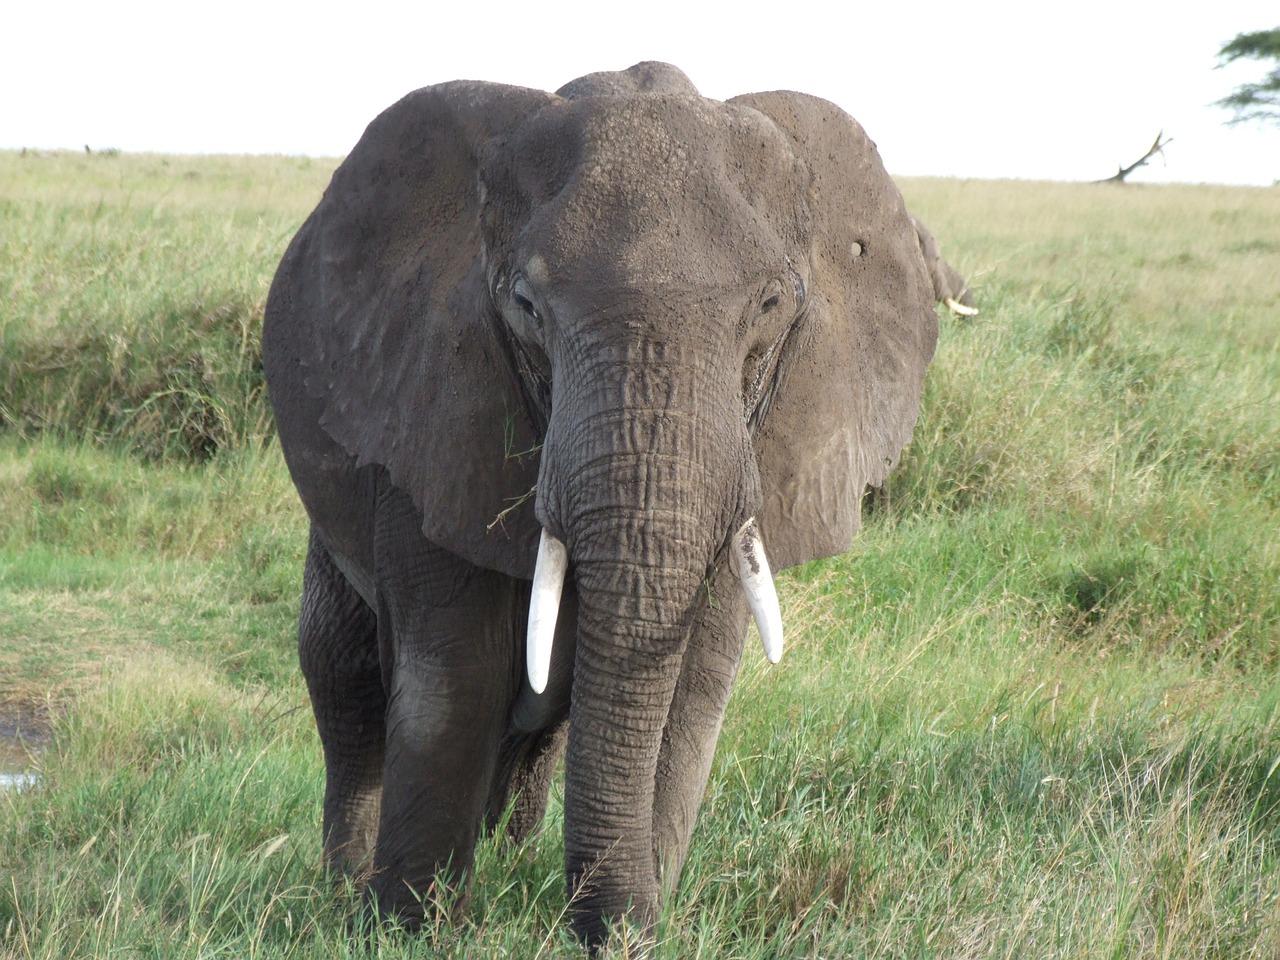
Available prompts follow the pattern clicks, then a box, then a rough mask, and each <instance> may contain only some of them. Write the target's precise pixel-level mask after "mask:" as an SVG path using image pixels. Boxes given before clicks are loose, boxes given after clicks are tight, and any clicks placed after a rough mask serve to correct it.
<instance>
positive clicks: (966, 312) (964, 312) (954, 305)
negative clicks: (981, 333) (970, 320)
mask: <svg viewBox="0 0 1280 960" xmlns="http://www.w3.org/2000/svg"><path fill="white" fill-rule="evenodd" d="M942 302H943V303H945V304H946V305H947V306H948V307H949V308H950V309H951V312H952V313H958V314H960V316H962V317H976V316H977V315H978V308H977V307H966V306H965V305H964V304H963V303H961V302H960V301H959V300H956V299H955V298H954V297H947V299H945V300H943V301H942Z"/></svg>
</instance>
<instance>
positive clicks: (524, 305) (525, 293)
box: [511, 277, 542, 326]
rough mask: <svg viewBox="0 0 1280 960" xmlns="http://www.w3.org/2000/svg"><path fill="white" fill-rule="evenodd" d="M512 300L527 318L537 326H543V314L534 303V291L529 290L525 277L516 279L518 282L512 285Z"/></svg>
mask: <svg viewBox="0 0 1280 960" xmlns="http://www.w3.org/2000/svg"><path fill="white" fill-rule="evenodd" d="M511 300H512V302H513V303H514V304H515V305H516V306H517V307H519V308H520V312H521V313H523V314H524V315H525V317H527V318H528V319H529V320H530V321H532V322H533V323H534V324H535V325H537V326H541V325H542V314H541V313H539V312H538V307H537V306H536V305H535V304H534V302H533V291H532V290H530V289H529V282H528V281H527V280H525V278H524V277H518V278H516V282H515V283H513V284H512V285H511Z"/></svg>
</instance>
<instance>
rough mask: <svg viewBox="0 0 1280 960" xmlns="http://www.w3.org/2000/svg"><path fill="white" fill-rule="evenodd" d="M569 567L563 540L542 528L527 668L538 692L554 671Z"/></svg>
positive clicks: (532, 602)
mask: <svg viewBox="0 0 1280 960" xmlns="http://www.w3.org/2000/svg"><path fill="white" fill-rule="evenodd" d="M568 568H569V552H568V551H567V550H566V549H565V546H564V544H563V543H561V542H560V541H559V540H557V539H556V538H555V537H553V536H552V535H551V534H549V533H547V531H546V530H543V531H542V538H541V539H540V540H539V541H538V560H537V563H536V564H535V565H534V568H533V593H532V595H531V596H530V597H529V634H528V639H527V641H526V653H525V669H526V670H528V672H529V686H531V687H533V692H534V693H541V692H542V691H543V690H545V689H547V676H548V674H550V673H551V643H552V641H553V640H554V639H555V636H556V618H557V617H558V616H559V614H560V591H561V590H562V589H563V588H564V575H565V572H566V571H567V570H568Z"/></svg>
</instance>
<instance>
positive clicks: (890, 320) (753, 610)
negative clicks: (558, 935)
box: [262, 63, 937, 951]
mask: <svg viewBox="0 0 1280 960" xmlns="http://www.w3.org/2000/svg"><path fill="white" fill-rule="evenodd" d="M262 338H263V339H262V350H263V364H264V368H265V373H266V379H267V383H268V389H269V395H270V399H271V403H272V406H273V408H274V413H275V422H276V429H277V436H278V439H279V443H280V447H281V450H282V452H283V455H284V458H285V461H286V463H287V466H288V469H289V472H290V475H291V478H292V480H293V483H294V486H295V487H296V489H297V493H298V496H299V498H300V499H301V501H302V504H303V506H304V507H305V509H306V513H307V515H308V518H309V521H310V535H309V543H308V548H307V555H306V562H305V567H304V571H303V587H302V600H301V613H300V616H299V624H298V647H299V659H300V661H301V666H302V671H303V675H304V677H305V679H306V683H307V688H308V692H309V694H310V698H311V704H312V709H313V713H314V715H315V722H316V726H317V729H318V731H319V735H320V740H321V746H322V749H323V752H324V762H325V770H326V774H325V788H324V824H323V847H324V856H325V862H326V865H327V867H328V868H329V869H330V870H331V871H332V872H334V873H335V874H337V875H338V876H352V877H354V878H356V879H357V880H358V881H359V882H361V883H363V884H364V890H365V894H364V896H365V897H366V900H367V902H368V904H369V908H370V909H371V910H373V911H375V912H376V914H377V915H380V916H386V915H391V916H395V917H397V918H399V919H400V920H402V921H403V922H404V923H405V924H406V925H408V926H414V925H419V924H421V923H422V921H423V920H424V918H425V917H426V916H427V915H428V913H429V912H430V911H432V910H436V909H439V906H438V904H439V902H440V901H442V900H443V901H445V902H451V903H453V904H454V905H455V909H460V908H459V907H458V906H457V905H458V904H460V903H465V899H466V896H467V892H466V891H467V877H468V874H469V872H470V871H471V869H472V867H473V863H474V859H473V858H474V848H475V845H476V843H477V839H478V837H479V836H481V834H482V832H483V831H486V830H493V829H495V828H496V827H497V826H498V825H499V824H500V823H506V831H507V834H506V835H507V836H509V837H510V838H512V839H514V840H520V839H522V838H523V837H525V836H527V835H529V834H530V832H531V831H533V830H535V829H536V828H537V826H538V825H539V823H540V821H541V819H542V816H543V812H544V810H545V806H546V803H547V793H548V787H549V784H550V782H551V780H552V778H553V775H554V772H555V770H556V769H557V764H558V762H559V760H560V759H561V758H562V757H563V762H564V860H565V875H566V886H567V891H568V896H569V898H570V907H569V913H570V920H571V923H572V926H573V929H574V931H575V933H576V934H577V936H578V937H579V939H580V940H581V941H582V942H583V943H584V944H586V945H587V946H588V948H589V949H591V950H592V951H595V950H597V949H598V948H599V947H600V946H601V945H602V944H603V943H605V942H606V941H607V940H608V938H609V936H610V935H611V933H610V932H611V931H612V930H615V929H617V926H618V924H619V922H621V921H623V920H625V921H626V922H627V923H629V924H630V925H631V927H632V928H633V929H639V930H641V931H645V930H650V929H651V927H652V924H653V922H654V920H655V917H656V915H657V911H658V909H659V906H660V903H661V900H662V898H663V897H664V896H666V895H668V894H669V893H670V891H671V890H672V889H673V887H674V886H675V884H676V881H677V879H678V877H679V874H680V871H681V867H682V864H683V861H684V858H685V854H686V850H687V848H688V845H689V842H690V835H691V833H692V831H693V827H694V822H695V819H696V816H697V812H698V808H699V805H700V803H701V799H702V795H703V792H704V789H705V786H706V783H707V779H708V775H709V771H710V768H711V760H712V755H713V752H714V749H715V744H716V740H717V738H718V736H719V731H720V727H721V722H722V719H723V716H724V713H725V706H726V702H727V700H728V697H729V692H730V689H731V687H732V684H733V682H734V678H735V675H736V672H737V669H738V665H739V663H740V661H741V658H742V655H743V647H744V642H745V638H746V636H747V633H748V629H749V623H750V621H751V620H752V619H754V621H755V623H756V624H757V627H758V629H759V633H760V635H761V638H762V641H763V644H764V647H765V652H766V655H767V657H768V658H769V659H770V660H771V661H775V662H776V661H777V660H778V658H779V657H780V656H781V653H782V643H783V638H782V618H781V613H780V609H779V603H778V598H777V592H776V588H775V586H774V581H773V578H772V573H771V571H772V570H773V569H781V568H784V567H789V566H792V565H795V564H799V563H803V562H805V561H808V560H811V559H814V558H819V557H826V556H832V555H836V554H840V553H843V552H844V551H846V550H847V549H848V548H849V545H850V540H851V538H852V536H853V534H854V532H855V531H856V529H857V528H858V525H859V522H860V500H861V495H862V492H863V490H864V489H865V488H866V486H867V485H868V484H879V483H881V482H882V481H883V479H884V477H885V475H886V474H887V473H888V471H889V470H890V469H891V468H892V467H893V466H894V465H895V464H896V462H897V460H898V459H899V457H900V456H901V453H902V450H903V448H904V447H905V446H906V444H907V443H908V442H909V439H910V436H911V433H912V429H913V427H914V424H915V421H916V418H917V414H918V410H919V406H920V397H921V391H922V383H923V377H924V373H925V369H926V367H927V365H928V363H929V361H930V359H931V358H932V356H933V352H934V346H935V342H936V339H937V318H936V316H935V312H934V308H933V287H932V284H931V281H930V277H929V273H928V271H927V269H926V266H925V263H924V260H923V258H922V256H921V253H920V248H919V246H918V243H917V240H916V232H915V230H914V228H913V226H912V221H911V219H910V217H909V215H908V214H907V211H906V209H905V206H904V204H903V200H902V197H901V195H900V194H899V192H898V190H897V188H896V187H895V186H894V184H893V182H892V181H891V180H890V178H889V176H888V175H887V174H886V173H885V170H884V167H883V165H882V164H881V161H880V159H879V156H878V153H877V151H876V148H875V145H874V144H873V143H872V142H871V141H870V140H869V139H868V137H867V135H866V134H865V133H864V131H863V130H862V128H861V127H860V126H859V125H858V124H857V123H856V122H855V121H854V120H853V119H852V118H851V117H849V116H848V115H847V114H845V113H844V112H843V111H842V110H841V109H840V108H838V107H837V106H835V105H834V104H832V103H829V102H827V101H825V100H822V99H819V98H817V97H813V96H809V95H805V94H801V93H795V92H787V91H782V92H770V93H754V94H747V95H743V96H738V97H734V98H733V99H730V100H727V101H716V100H710V99H705V98H703V97H701V96H700V95H699V94H698V92H697V90H696V89H695V88H694V86H693V84H692V83H691V82H690V81H689V80H688V78H687V77H685V75H684V74H683V73H682V72H680V71H679V70H678V69H677V68H675V67H672V66H668V65H665V64H653V63H643V64H637V65H636V66H634V67H632V68H630V69H628V70H625V71H621V72H618V73H608V74H593V75H591V76H589V77H586V78H583V79H581V80H579V81H575V82H573V83H570V84H568V85H567V86H566V87H564V88H562V90H561V91H560V92H559V93H547V92H543V91H539V90H533V89H527V88H523V87H514V86H506V85H499V84H493V83H484V82H472V81H456V82H449V83H442V84H439V85H435V86H430V87H425V88H423V89H420V90H417V91H415V92H412V93H410V94H408V95H407V96H405V97H404V98H403V99H401V100H400V101H399V102H397V103H395V104H394V105H392V106H391V107H389V108H388V109H387V110H386V111H384V112H383V113H382V114H380V115H379V116H378V117H377V118H375V119H374V120H373V121H372V122H371V124H370V125H369V127H368V128H367V129H366V131H365V133H364V134H363V136H362V138H361V139H360V141H359V142H358V143H357V145H356V146H355V147H354V148H353V150H352V151H351V153H350V154H349V155H348V156H347V158H346V159H345V160H344V161H343V162H342V164H341V165H340V166H339V167H338V168H337V170H336V171H335V173H334V175H333V178H332V180H331V182H330V184H329V185H328V187H327V188H326V190H325V192H324V195H323V197H322V198H321V200H320V201H319V204H318V205H317V207H316V208H315V210H314V211H313V212H312V213H311V215H310V216H309V218H308V219H307V220H306V221H305V223H304V224H303V226H302V227H301V228H300V230H299V231H298V233H297V234H296V236H295V237H294V238H293V240H292V241H291V243H290V244H289V246H288V249H287V251H286V253H285V254H284V257H283V259H282V261H281V263H280V266H279V268H278V271H277V273H276V275H275V278H274V280H273V282H272V285H271V288H270V292H269V296H268V299H267V304H266V310H265V319H264V328H263V334H262Z"/></svg>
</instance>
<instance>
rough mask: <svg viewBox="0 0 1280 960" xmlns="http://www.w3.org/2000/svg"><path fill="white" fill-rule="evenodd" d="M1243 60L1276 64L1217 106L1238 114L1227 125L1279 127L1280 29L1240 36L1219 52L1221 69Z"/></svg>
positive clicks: (1241, 34)
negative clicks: (1264, 123) (1255, 123)
mask: <svg viewBox="0 0 1280 960" xmlns="http://www.w3.org/2000/svg"><path fill="white" fill-rule="evenodd" d="M1242 58H1244V59H1249V60H1274V61H1275V65H1274V66H1273V67H1272V68H1271V70H1270V72H1269V73H1268V74H1267V75H1266V76H1265V77H1263V78H1262V80H1261V81H1259V82H1258V83H1245V84H1241V85H1240V86H1239V87H1237V88H1236V90H1235V92H1234V93H1232V94H1231V95H1230V96H1226V97H1223V98H1222V99H1221V100H1219V101H1218V102H1217V104H1216V105H1217V106H1219V107H1225V108H1226V109H1228V110H1234V111H1235V113H1236V115H1235V116H1234V117H1232V118H1231V119H1230V120H1228V121H1227V122H1228V123H1242V122H1243V121H1245V120H1262V121H1268V122H1271V123H1274V124H1277V125H1280V27H1276V28H1275V29H1274V30H1257V31H1254V32H1253V33H1240V34H1237V35H1236V38H1235V39H1234V40H1228V41H1227V42H1226V43H1224V44H1223V45H1222V49H1221V50H1219V51H1218V66H1219V67H1225V66H1226V65H1227V64H1228V63H1231V62H1233V61H1235V60H1240V59H1242Z"/></svg>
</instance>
